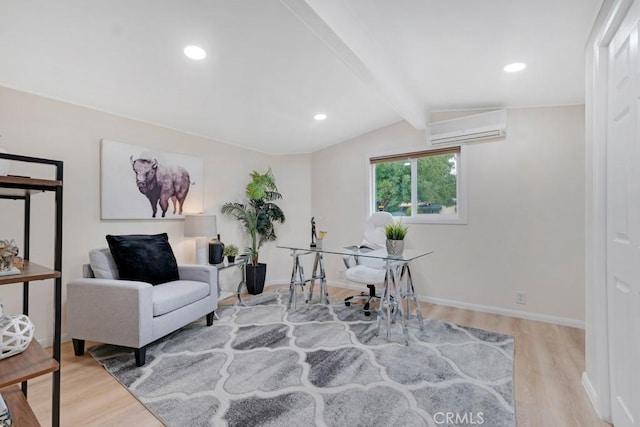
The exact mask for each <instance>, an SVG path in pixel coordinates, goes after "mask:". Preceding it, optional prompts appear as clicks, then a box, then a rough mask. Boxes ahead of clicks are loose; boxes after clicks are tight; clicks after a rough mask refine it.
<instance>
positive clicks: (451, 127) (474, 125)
mask: <svg viewBox="0 0 640 427" xmlns="http://www.w3.org/2000/svg"><path fill="white" fill-rule="evenodd" d="M506 129H507V111H506V110H497V111H490V112H488V113H480V114H473V115H470V116H464V117H459V118H455V119H450V120H442V121H439V122H433V123H430V124H429V126H428V127H427V141H428V142H429V144H431V145H444V144H457V143H465V142H474V141H482V140H484V139H491V138H500V137H504V136H505V135H506Z"/></svg>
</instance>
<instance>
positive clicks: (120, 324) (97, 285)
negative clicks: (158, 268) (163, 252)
mask: <svg viewBox="0 0 640 427" xmlns="http://www.w3.org/2000/svg"><path fill="white" fill-rule="evenodd" d="M152 291H153V287H152V286H151V284H149V283H144V282H137V281H132V280H113V279H89V278H85V279H77V280H72V281H70V282H69V283H67V334H68V335H69V336H70V337H71V338H79V339H88V340H92V341H99V342H107V343H111V344H118V345H123V346H130V347H136V348H139V347H141V346H142V345H145V344H147V343H148V342H149V340H150V339H151V337H152V330H151V320H152V319H153V295H152Z"/></svg>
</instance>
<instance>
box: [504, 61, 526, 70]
mask: <svg viewBox="0 0 640 427" xmlns="http://www.w3.org/2000/svg"><path fill="white" fill-rule="evenodd" d="M525 68H527V64H525V63H523V62H514V63H513V64H509V65H506V66H505V67H504V70H505V71H506V72H507V73H515V72H517V71H522V70H524V69H525Z"/></svg>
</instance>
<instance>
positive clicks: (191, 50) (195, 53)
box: [184, 46, 207, 60]
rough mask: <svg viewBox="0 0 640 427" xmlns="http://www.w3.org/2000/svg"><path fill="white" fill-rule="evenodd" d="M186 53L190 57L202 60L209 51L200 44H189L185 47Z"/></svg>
mask: <svg viewBox="0 0 640 427" xmlns="http://www.w3.org/2000/svg"><path fill="white" fill-rule="evenodd" d="M184 54H185V55H187V57H188V58H191V59H195V60H200V59H203V58H204V57H205V56H207V52H205V51H204V49H203V48H201V47H200V46H187V47H185V48H184Z"/></svg>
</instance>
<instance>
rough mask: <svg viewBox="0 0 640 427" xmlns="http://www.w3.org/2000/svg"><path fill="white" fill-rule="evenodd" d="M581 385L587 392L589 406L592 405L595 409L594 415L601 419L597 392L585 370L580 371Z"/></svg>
mask: <svg viewBox="0 0 640 427" xmlns="http://www.w3.org/2000/svg"><path fill="white" fill-rule="evenodd" d="M582 387H584V391H585V392H586V393H587V396H589V400H590V401H591V406H593V409H594V410H595V411H596V415H598V418H600V419H603V418H602V414H601V413H600V408H599V407H598V393H597V392H596V389H595V388H593V385H592V384H591V381H590V380H589V376H588V375H587V373H586V372H583V373H582Z"/></svg>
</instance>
